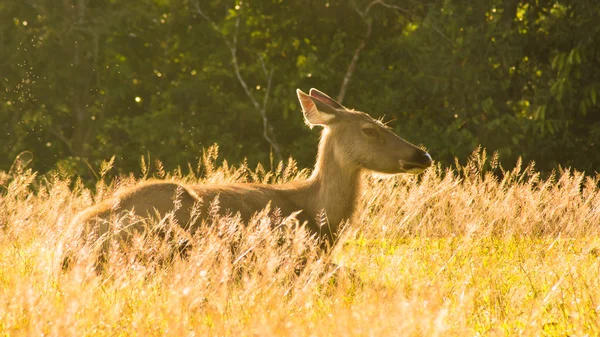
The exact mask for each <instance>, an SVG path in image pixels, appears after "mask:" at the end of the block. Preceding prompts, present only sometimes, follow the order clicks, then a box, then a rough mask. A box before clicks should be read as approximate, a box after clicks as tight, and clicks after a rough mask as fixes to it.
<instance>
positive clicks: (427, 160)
mask: <svg viewBox="0 0 600 337" xmlns="http://www.w3.org/2000/svg"><path fill="white" fill-rule="evenodd" d="M421 163H423V165H425V167H429V166H431V164H433V159H431V156H430V155H429V153H427V152H423V155H422V156H421Z"/></svg>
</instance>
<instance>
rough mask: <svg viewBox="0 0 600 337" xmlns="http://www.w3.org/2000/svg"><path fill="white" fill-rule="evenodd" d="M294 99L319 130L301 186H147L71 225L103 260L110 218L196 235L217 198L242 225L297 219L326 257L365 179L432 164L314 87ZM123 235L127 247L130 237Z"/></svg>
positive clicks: (122, 193)
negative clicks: (155, 222)
mask: <svg viewBox="0 0 600 337" xmlns="http://www.w3.org/2000/svg"><path fill="white" fill-rule="evenodd" d="M296 93H297V96H298V100H299V102H300V106H301V108H302V113H303V116H304V121H305V123H306V124H307V125H308V126H309V127H310V128H311V129H312V128H313V127H315V126H320V127H322V131H321V137H320V141H319V145H318V152H317V157H316V163H315V166H314V169H313V171H312V173H311V175H310V176H309V177H308V178H307V179H306V180H300V181H291V182H287V183H283V184H259V183H232V184H221V185H213V184H205V185H189V184H183V183H179V182H175V181H160V180H151V181H147V182H144V183H141V184H139V185H137V186H133V187H130V188H127V189H125V190H123V191H119V192H117V193H116V194H115V195H114V196H113V197H110V198H108V199H107V200H105V201H103V202H101V203H99V204H97V205H95V206H92V207H90V208H88V209H86V210H84V211H82V212H80V213H79V214H77V215H76V216H75V218H74V219H73V221H72V225H73V226H83V227H84V231H83V232H84V233H86V235H87V236H88V237H94V238H96V239H102V240H103V242H102V243H101V244H100V246H101V250H102V253H101V254H100V255H103V254H105V253H106V250H107V249H108V243H107V242H108V241H109V240H108V239H107V235H108V233H109V232H110V230H111V221H110V219H111V218H112V217H113V216H115V215H117V214H122V213H123V212H130V213H131V212H133V213H135V214H136V215H138V216H141V217H149V216H151V215H153V214H157V213H158V214H162V215H164V214H167V213H169V212H172V214H173V218H174V220H175V221H176V222H177V224H178V225H179V226H182V227H185V229H186V230H189V231H190V232H192V233H194V232H195V231H196V230H197V229H198V228H199V226H200V223H201V221H202V220H205V219H206V216H207V213H208V209H209V207H210V201H213V200H215V199H217V198H218V201H219V205H220V212H223V213H225V212H228V213H229V214H238V215H239V216H241V219H242V220H243V221H245V222H247V221H249V219H251V217H252V216H253V215H255V214H257V213H258V212H259V211H261V210H263V209H264V208H265V207H266V206H267V205H270V207H271V208H272V209H278V210H279V211H280V212H281V214H283V215H289V214H294V215H295V216H296V217H297V219H298V221H299V222H300V223H302V224H303V225H304V226H306V228H307V229H308V232H309V233H310V234H311V235H314V236H316V237H317V239H318V241H319V242H320V243H321V244H322V246H323V247H324V250H327V249H328V248H329V247H332V246H334V245H335V244H336V241H337V239H338V236H339V234H340V232H341V229H342V227H343V225H344V224H345V223H347V222H348V221H350V220H351V218H352V216H353V214H354V213H355V210H356V207H357V203H358V199H359V196H360V194H361V178H362V176H363V173H364V172H368V171H373V172H379V173H385V174H399V173H410V174H418V173H421V172H422V171H424V170H425V169H426V168H428V167H429V166H431V165H432V158H431V156H430V155H429V154H428V153H427V152H426V151H424V150H422V149H421V148H419V147H417V146H415V145H413V144H411V143H409V142H407V141H406V140H404V139H402V138H400V137H399V136H398V135H397V134H396V133H394V132H393V131H392V129H390V128H389V127H387V126H386V125H385V124H383V123H382V122H381V121H379V120H376V119H374V118H372V117H371V116H369V115H368V114H367V113H364V112H360V111H355V110H351V109H347V108H346V107H344V106H343V105H341V104H340V103H338V102H337V101H335V100H334V99H332V98H331V97H329V96H328V95H326V94H325V93H323V92H321V91H319V90H317V89H314V88H312V89H310V91H309V94H306V93H304V92H303V91H302V90H300V89H297V90H296ZM174 196H176V198H174ZM175 199H177V201H176V202H174V200H175ZM198 206H200V207H199V210H200V213H199V214H200V217H199V218H197V219H194V218H193V217H192V210H193V209H194V207H198ZM196 210H197V209H196ZM112 219H114V218H112ZM323 221H325V224H323V223H322V222H323ZM133 226H138V227H139V226H141V225H139V224H138V225H136V224H133ZM137 229H138V230H143V229H142V228H137ZM120 235H121V236H123V237H122V239H125V240H126V236H127V234H120ZM68 259H70V258H67V259H65V261H63V267H64V266H65V265H68V262H69V261H70V260H68Z"/></svg>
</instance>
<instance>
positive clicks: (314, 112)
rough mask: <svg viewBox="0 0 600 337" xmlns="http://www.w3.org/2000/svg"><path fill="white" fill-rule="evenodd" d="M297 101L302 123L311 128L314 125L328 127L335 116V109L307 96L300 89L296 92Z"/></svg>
mask: <svg viewBox="0 0 600 337" xmlns="http://www.w3.org/2000/svg"><path fill="white" fill-rule="evenodd" d="M296 94H298V100H299V101H300V105H301V106H302V113H304V121H305V122H306V124H308V126H310V127H311V128H312V127H313V126H315V125H329V124H330V123H331V122H332V121H333V120H334V119H335V116H336V115H337V113H336V109H335V108H333V107H332V106H330V105H328V104H326V103H325V102H323V101H321V100H319V99H318V98H314V97H311V96H310V95H307V94H306V93H305V92H303V91H302V90H300V89H297V90H296Z"/></svg>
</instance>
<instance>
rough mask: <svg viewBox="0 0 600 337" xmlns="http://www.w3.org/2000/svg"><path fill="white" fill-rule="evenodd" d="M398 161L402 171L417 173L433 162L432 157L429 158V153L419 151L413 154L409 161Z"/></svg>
mask: <svg viewBox="0 0 600 337" xmlns="http://www.w3.org/2000/svg"><path fill="white" fill-rule="evenodd" d="M399 163H400V167H401V168H402V170H403V171H404V172H406V173H413V174H418V173H421V172H423V171H424V170H425V169H426V168H428V167H429V166H431V164H433V159H431V156H430V155H429V153H427V152H425V151H419V152H418V153H416V154H415V155H413V156H412V158H411V159H410V160H409V161H403V160H400V161H399Z"/></svg>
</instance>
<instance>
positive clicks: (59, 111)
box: [0, 0, 600, 179]
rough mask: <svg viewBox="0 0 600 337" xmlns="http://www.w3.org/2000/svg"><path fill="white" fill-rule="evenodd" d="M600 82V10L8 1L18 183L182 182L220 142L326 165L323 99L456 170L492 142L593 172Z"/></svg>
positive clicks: (0, 151)
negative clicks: (143, 171)
mask: <svg viewBox="0 0 600 337" xmlns="http://www.w3.org/2000/svg"><path fill="white" fill-rule="evenodd" d="M599 75H600V3H599V2H597V1H596V0H577V1H575V0H571V1H569V0H565V1H557V0H532V1H521V0H506V1H499V0H486V1H465V0H424V1H415V0H356V1H346V0H308V1H288V0H250V1H231V0H227V1H224V0H138V1H129V0H127V1H126V0H103V1H101V0H62V1H56V0H3V1H2V2H0V91H1V96H0V125H1V127H0V170H7V169H8V168H9V167H10V165H11V163H12V162H13V160H14V158H15V156H17V154H19V153H20V152H21V151H24V150H28V151H31V152H32V153H33V154H34V157H35V159H34V161H33V163H32V164H33V167H34V169H35V170H38V171H40V172H45V171H48V170H50V169H54V168H61V169H62V170H66V171H67V172H69V173H78V174H80V175H82V176H84V177H86V178H87V179H89V178H92V177H93V174H92V172H91V169H94V170H97V169H98V167H99V166H100V162H101V161H102V160H107V159H110V158H111V157H112V156H113V155H115V165H114V166H115V167H117V168H118V170H120V173H124V172H131V171H137V170H139V165H140V157H141V156H144V157H145V158H146V159H148V158H149V159H150V160H151V161H154V160H155V159H160V160H161V161H162V162H163V164H164V166H165V169H173V168H176V167H177V166H178V165H182V166H185V165H186V163H187V162H191V163H195V162H197V160H198V158H199V157H201V152H202V148H205V147H207V146H209V145H211V144H213V143H218V144H219V145H220V153H221V154H222V155H223V157H224V158H227V159H228V160H229V161H230V162H239V161H241V160H243V159H244V158H247V159H248V161H249V163H250V164H253V163H257V162H262V163H263V165H265V164H268V163H269V160H270V155H271V154H272V156H273V157H274V158H275V159H279V158H287V157H288V156H290V155H292V156H293V157H294V158H295V159H296V160H298V162H299V164H300V166H311V165H312V163H313V160H314V156H315V154H316V143H317V141H318V137H317V135H316V133H315V131H311V130H309V129H308V128H307V127H306V126H305V125H304V123H303V121H302V115H301V113H300V107H299V105H298V103H297V99H296V96H295V89H296V88H302V89H303V90H305V91H306V90H308V89H309V88H311V87H316V88H318V89H320V90H322V91H324V92H327V93H329V94H330V95H331V96H332V97H335V98H337V99H338V100H339V101H340V102H342V103H343V104H344V105H346V106H348V107H350V108H355V109H357V110H361V111H365V112H368V113H370V114H371V115H373V116H375V117H382V118H384V120H385V121H390V123H389V125H390V126H391V127H392V128H394V129H395V130H396V131H397V132H398V133H399V134H400V135H401V136H402V137H403V138H405V139H407V140H409V141H411V142H413V143H416V144H423V145H425V146H426V147H427V148H428V150H429V152H430V153H431V154H432V156H433V157H434V159H436V160H438V161H440V162H442V163H443V164H451V163H453V162H454V159H453V158H454V157H458V158H461V160H462V158H466V157H467V156H468V154H470V153H471V152H472V151H473V149H474V148H476V147H477V145H479V144H481V145H482V146H483V147H485V148H487V149H488V151H490V152H491V151H498V153H499V156H500V160H501V161H502V162H503V163H505V164H506V165H507V166H511V165H512V163H514V162H515V161H516V158H517V157H518V156H522V157H523V158H524V160H526V161H529V160H535V161H536V164H537V165H536V166H537V168H538V169H539V170H542V171H549V170H552V169H553V168H556V167H557V166H558V165H562V166H572V167H574V168H576V169H578V170H585V171H586V172H587V173H593V172H594V171H597V170H598V167H600V150H599V144H600V103H599V101H598V96H599V95H600V76H599Z"/></svg>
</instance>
